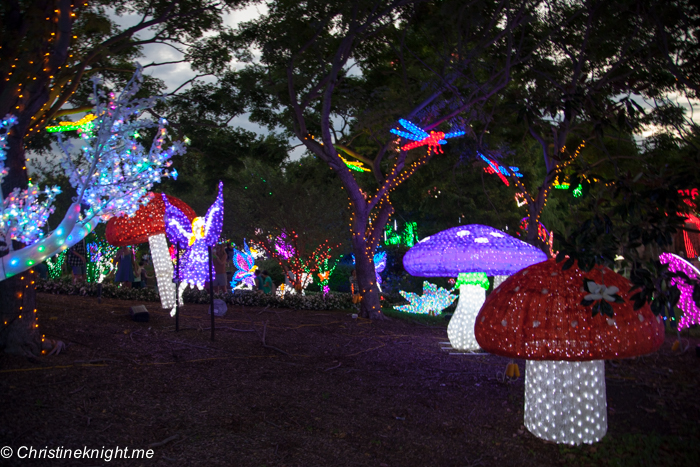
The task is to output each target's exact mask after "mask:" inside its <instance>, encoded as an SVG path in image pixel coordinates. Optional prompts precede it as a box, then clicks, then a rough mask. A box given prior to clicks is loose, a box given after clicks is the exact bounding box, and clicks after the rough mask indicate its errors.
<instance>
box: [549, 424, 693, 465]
mask: <svg viewBox="0 0 700 467" xmlns="http://www.w3.org/2000/svg"><path fill="white" fill-rule="evenodd" d="M698 435H699V433H698V431H697V429H695V428H691V431H690V433H688V434H684V435H681V436H678V435H658V434H656V433H651V434H645V433H631V434H622V435H617V436H613V435H610V434H608V435H607V436H605V437H604V438H603V440H602V441H601V442H599V443H596V444H595V445H593V446H579V447H567V446H560V447H559V451H560V453H561V454H562V457H564V458H565V459H567V463H569V465H585V466H588V465H595V466H598V465H606V466H613V467H622V466H625V467H627V466H629V467H632V466H660V465H674V466H686V465H687V466H691V465H700V443H699V441H700V438H699V436H698Z"/></svg>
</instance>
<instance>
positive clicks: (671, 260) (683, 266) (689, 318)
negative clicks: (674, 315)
mask: <svg viewBox="0 0 700 467" xmlns="http://www.w3.org/2000/svg"><path fill="white" fill-rule="evenodd" d="M659 260H660V261H661V262H662V263H663V264H668V270H669V271H671V272H682V273H684V274H685V275H686V276H688V277H689V278H690V279H700V271H698V270H697V269H696V268H695V267H694V266H693V265H692V264H690V263H689V262H688V261H686V260H684V259H683V258H681V257H680V256H677V255H674V254H672V253H662V254H661V255H660V256H659ZM671 285H672V286H676V287H678V290H680V292H681V298H680V300H679V301H678V308H680V309H681V310H683V316H681V319H679V320H678V330H679V331H682V330H683V329H685V328H688V327H690V326H692V325H693V324H700V309H699V308H698V306H697V305H696V304H695V300H693V286H692V285H690V284H688V283H687V282H686V281H685V280H684V279H682V278H680V277H674V278H673V279H671Z"/></svg>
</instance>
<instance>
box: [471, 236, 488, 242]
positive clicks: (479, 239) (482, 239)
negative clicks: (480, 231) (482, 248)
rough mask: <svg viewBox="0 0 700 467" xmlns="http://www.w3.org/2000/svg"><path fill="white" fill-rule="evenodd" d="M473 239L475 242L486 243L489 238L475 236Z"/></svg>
mask: <svg viewBox="0 0 700 467" xmlns="http://www.w3.org/2000/svg"><path fill="white" fill-rule="evenodd" d="M474 241H475V242H476V243H488V242H489V239H488V238H486V237H479V238H475V239H474Z"/></svg>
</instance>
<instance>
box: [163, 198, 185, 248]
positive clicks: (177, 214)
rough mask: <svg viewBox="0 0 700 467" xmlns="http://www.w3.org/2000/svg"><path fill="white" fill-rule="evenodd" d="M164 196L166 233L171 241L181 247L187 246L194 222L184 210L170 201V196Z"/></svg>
mask: <svg viewBox="0 0 700 467" xmlns="http://www.w3.org/2000/svg"><path fill="white" fill-rule="evenodd" d="M162 196H163V202H164V203H165V215H164V216H163V221H164V222H165V234H166V235H167V236H168V240H170V243H173V244H179V245H180V248H187V246H188V245H189V240H190V237H191V236H192V224H191V223H190V220H189V219H188V218H187V216H186V215H185V213H184V212H182V211H180V209H178V208H177V207H175V206H173V205H172V204H170V203H169V202H168V198H167V197H166V196H165V195H162Z"/></svg>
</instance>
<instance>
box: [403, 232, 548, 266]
mask: <svg viewBox="0 0 700 467" xmlns="http://www.w3.org/2000/svg"><path fill="white" fill-rule="evenodd" d="M546 259H547V255H546V254H545V253H544V252H542V250H540V249H539V248H536V247H534V246H532V245H530V244H528V243H525V242H522V241H520V240H518V239H516V238H513V237H511V236H510V235H507V234H505V233H503V232H501V231H500V230H497V229H494V228H493V227H488V226H486V225H479V224H472V225H464V226H459V227H453V228H451V229H447V230H443V231H442V232H438V233H436V234H435V235H431V236H430V237H426V238H424V239H422V240H421V241H420V242H418V243H417V244H416V245H414V246H413V248H411V249H410V250H408V252H407V253H406V255H405V256H404V258H403V265H404V268H405V269H406V271H407V272H408V273H409V274H411V275H413V276H420V277H454V276H456V275H457V274H459V273H461V272H484V273H486V274H487V275H489V276H509V275H511V274H513V273H515V272H517V271H520V270H521V269H523V268H526V267H528V266H530V265H532V264H535V263H539V262H542V261H545V260H546Z"/></svg>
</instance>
